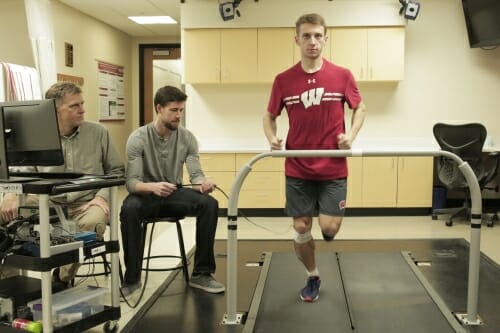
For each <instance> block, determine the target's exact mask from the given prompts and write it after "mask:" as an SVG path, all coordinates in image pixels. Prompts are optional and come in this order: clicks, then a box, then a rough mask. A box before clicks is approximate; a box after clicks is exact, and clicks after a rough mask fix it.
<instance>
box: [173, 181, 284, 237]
mask: <svg viewBox="0 0 500 333" xmlns="http://www.w3.org/2000/svg"><path fill="white" fill-rule="evenodd" d="M200 185H201V184H178V185H177V187H187V186H200ZM215 189H216V190H218V191H219V192H220V193H222V195H223V196H224V197H226V199H228V200H229V195H227V193H226V192H224V190H223V189H221V188H220V187H219V186H217V185H215ZM240 214H241V217H242V218H244V219H245V220H247V222H249V223H250V224H252V225H253V226H255V227H257V228H261V229H262V230H265V231H267V232H269V233H271V234H274V235H278V236H283V235H286V234H287V233H288V232H290V229H291V228H292V226H291V225H289V226H288V228H287V229H286V230H285V231H284V232H276V231H274V230H272V229H269V228H266V227H264V226H262V225H260V224H258V223H257V222H254V221H252V220H251V219H250V218H249V217H248V216H246V215H245V214H243V212H242V211H241V210H238V215H240Z"/></svg>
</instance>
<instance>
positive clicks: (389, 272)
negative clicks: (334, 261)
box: [338, 252, 455, 333]
mask: <svg viewBox="0 0 500 333" xmlns="http://www.w3.org/2000/svg"><path fill="white" fill-rule="evenodd" d="M338 256H339V262H340V267H341V269H342V275H343V277H344V287H345V289H346V294H347V295H348V302H349V305H350V310H351V315H352V317H353V321H354V328H355V332H359V333H365V332H373V333H376V332H377V333H378V332H384V333H401V332H407V333H410V332H415V333H417V332H436V333H438V332H439V333H446V332H455V329H453V328H452V327H451V325H450V323H449V322H448V320H447V319H446V318H445V316H444V315H443V314H442V312H441V311H440V309H439V308H438V307H437V305H436V304H435V303H434V301H433V300H432V298H431V297H430V296H429V294H428V292H427V290H426V289H425V288H424V287H423V285H422V284H421V283H420V281H419V279H418V278H417V277H416V275H415V273H414V272H413V271H412V269H411V268H410V266H408V264H407V262H406V261H405V259H404V258H403V256H402V254H401V253H399V252H375V253H364V252H363V253H354V252H353V253H339V254H338Z"/></svg>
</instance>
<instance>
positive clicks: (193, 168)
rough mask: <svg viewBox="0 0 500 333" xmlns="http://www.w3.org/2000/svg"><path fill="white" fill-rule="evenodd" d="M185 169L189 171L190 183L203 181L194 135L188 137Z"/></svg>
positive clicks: (203, 176)
mask: <svg viewBox="0 0 500 333" xmlns="http://www.w3.org/2000/svg"><path fill="white" fill-rule="evenodd" d="M186 169H187V171H188V173H189V181H190V182H191V184H200V183H202V182H204V181H205V174H204V173H203V170H202V168H201V163H200V154H199V149H198V141H197V140H196V138H195V137H194V135H191V136H190V137H189V142H188V155H187V157H186Z"/></svg>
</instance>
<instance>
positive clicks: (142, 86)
mask: <svg viewBox="0 0 500 333" xmlns="http://www.w3.org/2000/svg"><path fill="white" fill-rule="evenodd" d="M155 50H170V51H172V52H171V53H170V54H169V55H161V56H155V55H153V51H155ZM180 58H181V44H180V43H169V44H139V106H140V107H139V126H143V125H145V124H147V123H149V122H151V121H152V120H153V119H150V114H151V112H145V110H152V109H153V101H152V100H151V98H146V96H152V95H153V60H155V59H180Z"/></svg>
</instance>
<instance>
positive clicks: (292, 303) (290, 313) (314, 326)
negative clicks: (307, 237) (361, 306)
mask: <svg viewBox="0 0 500 333" xmlns="http://www.w3.org/2000/svg"><path fill="white" fill-rule="evenodd" d="M271 262H272V264H271V265H270V266H269V271H268V274H267V277H265V279H266V280H265V287H264V290H263V294H262V299H261V301H260V306H259V307H258V313H257V320H256V322H255V327H254V329H253V331H252V330H251V327H250V326H251V324H250V323H249V321H252V319H253V318H252V317H253V315H252V311H250V313H249V317H248V318H247V326H248V327H246V330H245V331H247V330H248V329H250V330H249V332H259V333H260V332H273V333H277V332H283V333H295V332H297V333H299V332H300V333H304V332H311V333H312V332H314V333H321V332H330V333H331V332H351V323H350V320H349V314H348V312H347V307H346V304H345V301H344V299H345V298H344V292H343V290H342V287H341V285H340V284H339V283H338V281H339V280H340V279H339V270H338V268H337V265H336V264H335V265H332V263H335V262H333V261H332V256H318V258H317V262H318V265H319V267H320V268H321V275H322V280H321V292H320V298H319V299H318V300H317V301H316V302H313V303H307V304H304V302H303V301H302V300H301V299H300V297H299V292H300V289H302V288H303V287H304V286H305V282H306V272H305V270H304V267H303V266H302V264H301V263H300V262H299V261H298V260H297V258H296V257H295V254H294V253H273V254H272V258H271ZM263 268H265V267H263ZM261 278H263V277H262V276H261ZM254 297H255V296H254ZM245 331H244V332H245Z"/></svg>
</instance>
